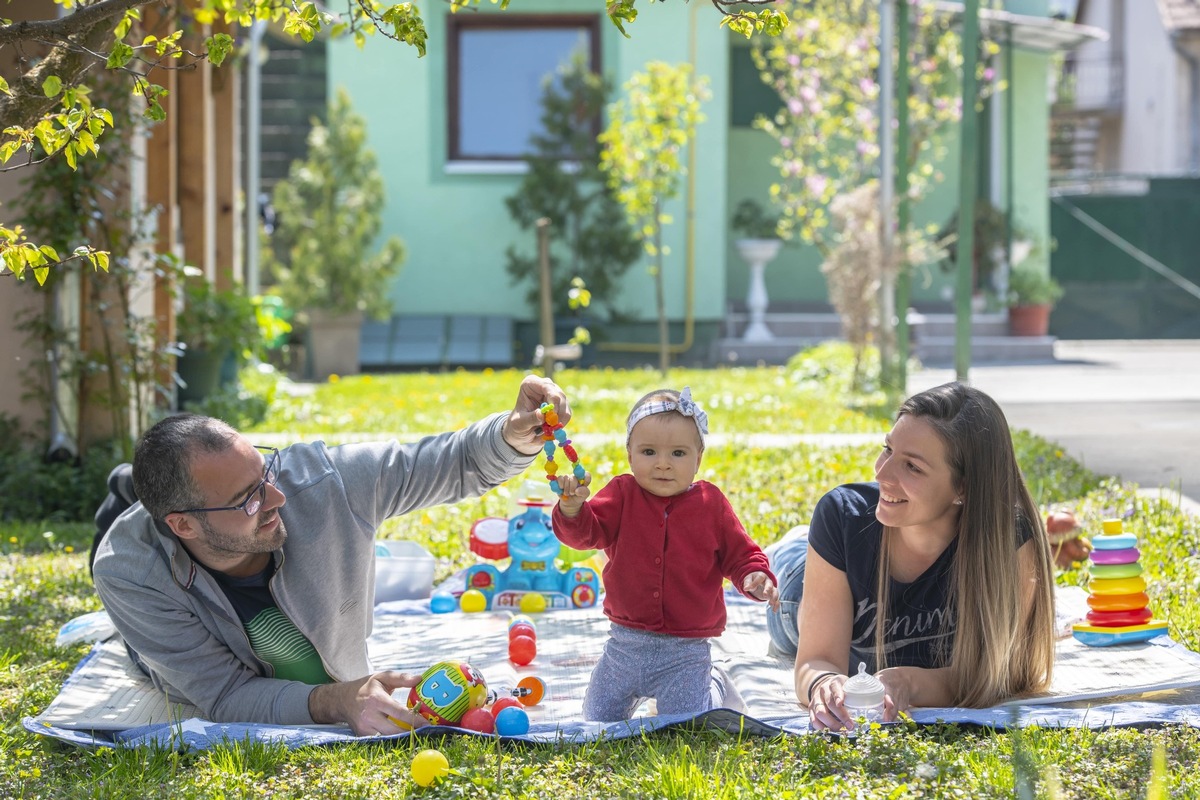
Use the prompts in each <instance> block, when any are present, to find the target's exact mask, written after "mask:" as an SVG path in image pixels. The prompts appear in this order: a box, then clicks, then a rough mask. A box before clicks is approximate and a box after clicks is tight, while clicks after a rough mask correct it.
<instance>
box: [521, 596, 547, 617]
mask: <svg viewBox="0 0 1200 800" xmlns="http://www.w3.org/2000/svg"><path fill="white" fill-rule="evenodd" d="M545 610H546V598H545V597H544V596H542V595H541V594H540V593H538V592H528V593H526V594H525V595H523V596H522V597H521V613H522V614H537V613H539V612H542V611H545Z"/></svg>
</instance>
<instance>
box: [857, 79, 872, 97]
mask: <svg viewBox="0 0 1200 800" xmlns="http://www.w3.org/2000/svg"><path fill="white" fill-rule="evenodd" d="M858 89H859V91H861V92H862V93H863V94H871V93H872V92H874V91H875V81H873V80H871V79H870V78H863V79H862V80H860V81H859V82H858Z"/></svg>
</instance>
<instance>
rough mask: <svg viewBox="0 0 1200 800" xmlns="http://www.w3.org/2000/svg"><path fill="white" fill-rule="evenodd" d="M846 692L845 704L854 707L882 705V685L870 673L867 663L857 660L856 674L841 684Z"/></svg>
mask: <svg viewBox="0 0 1200 800" xmlns="http://www.w3.org/2000/svg"><path fill="white" fill-rule="evenodd" d="M842 691H843V692H845V693H846V705H847V706H853V707H854V708H871V707H873V706H880V705H883V694H884V691H885V689H884V685H883V683H882V682H881V681H880V680H879V679H878V678H876V677H875V676H874V675H872V674H871V673H869V672H867V665H866V664H865V663H863V662H862V661H860V662H858V674H857V675H855V676H854V677H852V678H851V679H850V680H848V681H846V682H845V683H844V684H842Z"/></svg>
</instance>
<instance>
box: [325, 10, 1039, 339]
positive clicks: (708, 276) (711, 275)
mask: <svg viewBox="0 0 1200 800" xmlns="http://www.w3.org/2000/svg"><path fill="white" fill-rule="evenodd" d="M1037 2H1044V0H1029V2H1027V3H1025V5H1030V4H1035V5H1036V3H1037ZM596 9H597V3H596V2H595V0H523V2H522V3H521V4H520V5H519V6H517V7H514V8H512V9H510V10H508V11H504V12H498V11H495V10H493V9H492V8H491V7H490V6H488V5H487V4H484V5H483V6H482V7H480V9H479V10H478V12H472V13H483V14H487V13H504V14H507V15H514V16H515V15H516V14H517V13H518V12H524V13H559V14H562V13H579V12H594V11H596ZM1015 10H1016V9H1015ZM1020 10H1026V9H1020ZM425 15H426V16H425V19H426V26H427V29H428V33H429V42H428V55H426V56H425V57H424V58H417V54H416V51H415V50H414V49H413V48H411V47H406V46H404V45H400V44H398V43H396V42H393V41H390V40H387V39H384V38H383V37H379V36H375V37H371V38H370V39H369V40H368V42H367V45H366V47H365V48H364V49H362V50H359V49H358V48H356V47H355V46H354V45H353V43H352V42H350V41H349V40H344V39H343V40H337V41H334V42H331V43H330V45H329V68H328V83H329V87H330V91H331V92H332V89H333V87H336V86H344V87H345V88H346V89H347V90H348V91H349V92H350V94H351V98H352V101H353V103H354V108H355V110H356V112H357V113H359V114H361V115H362V116H363V117H364V118H365V119H366V121H367V125H368V131H369V142H368V143H369V146H370V147H371V148H373V149H374V150H375V152H376V153H377V155H378V158H379V165H380V169H381V171H382V173H383V175H384V177H385V181H386V186H387V205H386V208H385V209H384V211H383V227H384V230H383V233H382V235H383V236H388V235H391V234H396V235H399V236H400V237H402V238H403V239H404V241H405V244H406V245H407V247H408V252H409V255H408V260H407V262H406V263H405V265H404V267H403V269H402V271H401V274H400V275H399V277H398V278H397V279H396V280H395V282H394V284H393V285H392V286H391V287H388V288H386V289H385V291H388V292H389V294H390V296H391V298H392V300H393V303H394V305H395V309H396V312H397V313H400V314H419V313H438V314H448V313H501V314H507V315H511V316H513V317H515V318H516V319H518V320H523V321H528V320H533V319H534V318H535V312H536V309H534V308H532V307H530V306H529V304H528V303H526V301H525V299H524V295H525V291H526V289H525V287H524V286H516V285H513V283H512V281H511V279H510V277H509V275H508V273H507V272H506V271H505V269H504V260H505V259H504V252H505V249H506V248H507V247H508V246H510V245H513V246H516V247H518V248H521V249H523V250H525V251H526V252H529V253H532V252H534V250H535V242H534V241H533V238H532V235H531V234H524V233H523V232H521V231H519V230H518V229H517V227H516V225H515V223H513V222H512V220H511V219H510V217H509V215H508V212H507V210H506V209H505V207H504V199H505V198H506V197H508V196H509V195H511V194H512V193H513V192H514V190H515V189H516V187H517V185H518V183H519V180H520V176H519V175H518V174H513V173H512V172H509V173H502V174H496V173H487V172H480V171H471V170H469V169H463V168H462V167H458V166H456V167H454V168H451V169H448V168H447V121H446V113H445V109H446V96H447V95H446V84H447V51H448V47H447V41H446V17H447V16H448V14H447V12H446V11H445V10H444V9H443V7H442V6H441V5H440V4H432V6H431V7H428V8H427V9H425ZM717 22H718V20H717V17H716V13H715V11H714V10H713V9H712V7H711V5H709V4H705V3H701V2H692V3H689V4H686V5H685V4H676V3H671V4H654V5H648V6H647V7H646V8H644V9H641V13H640V14H639V18H638V19H637V21H636V22H635V23H633V24H632V25H630V26H628V30H629V32H630V37H629V38H624V37H622V36H621V35H620V33H619V32H618V31H617V30H616V28H615V27H613V26H612V25H611V24H610V23H609V22H608V21H607V20H606V19H603V20H601V27H600V31H601V59H602V65H603V69H604V70H605V72H606V74H608V75H609V76H610V77H611V78H612V79H613V81H614V83H615V84H616V85H617V86H620V85H622V84H623V83H624V82H625V81H626V80H627V79H628V78H629V77H630V75H632V74H633V73H634V72H635V71H638V70H640V69H641V68H642V67H643V65H644V64H645V63H646V62H648V61H651V60H664V61H669V62H674V63H678V62H684V61H688V60H689V59H690V58H694V60H695V67H696V71H697V73H698V74H700V75H704V76H706V77H707V79H708V81H709V85H710V88H711V91H712V97H711V99H710V100H709V101H708V102H706V103H705V104H704V106H703V109H702V110H703V113H704V114H705V117H706V120H705V122H704V123H703V124H702V125H701V126H700V127H699V129H698V131H697V139H696V153H695V159H694V164H695V168H694V171H693V172H692V174H691V175H689V176H686V177H685V178H684V179H683V181H682V183H681V196H680V197H679V198H677V199H675V200H674V201H672V202H670V203H669V204H668V205H667V207H666V210H667V213H669V214H670V215H671V216H672V217H673V219H674V222H673V223H672V224H671V225H670V226H669V227H667V228H666V230H665V232H664V242H665V244H666V245H667V247H668V248H669V250H670V253H669V255H668V256H667V258H666V262H665V267H664V278H665V287H666V300H667V310H668V315H669V316H670V317H671V318H672V319H673V320H676V321H678V320H681V319H682V318H683V317H684V314H685V308H686V301H687V298H686V286H687V281H686V276H687V272H688V270H689V268H690V269H692V270H694V278H695V281H694V285H695V295H694V317H695V319H696V320H697V322H698V323H701V324H702V325H703V324H705V323H707V324H708V330H709V332H710V335H711V332H712V330H713V329H715V326H716V325H717V324H718V323H719V321H720V320H721V319H722V318H723V317H724V315H725V313H726V310H727V306H728V305H729V304H730V303H735V304H736V303H740V302H741V301H742V300H743V299H744V297H745V294H746V289H747V279H748V275H747V268H746V266H745V265H744V264H743V263H742V262H741V260H740V259H739V258H738V257H737V255H736V253H735V251H734V249H733V236H732V235H731V233H730V231H729V225H728V221H729V215H730V209H732V208H733V207H734V206H735V205H736V203H737V202H738V201H739V200H740V199H741V198H743V197H755V198H760V199H762V198H765V197H766V196H767V187H769V185H770V183H771V181H772V178H773V173H774V168H773V167H771V165H770V158H771V156H772V155H773V153H774V150H775V148H774V144H773V142H772V140H771V139H770V138H769V137H768V136H766V134H763V133H762V132H760V131H757V130H754V129H752V128H750V127H748V126H746V125H745V124H734V120H733V119H731V99H730V98H731V93H732V92H733V91H735V90H736V87H731V79H730V69H731V58H730V48H731V47H740V46H745V45H744V43H743V42H741V41H738V38H739V37H731V35H730V34H729V32H728V31H726V30H725V29H723V28H720V27H719V26H718V24H717ZM1013 67H1014V70H1013V76H1012V80H1011V81H1010V91H1012V92H1013V99H1012V106H1013V119H1014V120H1016V121H1017V123H1016V124H1015V125H1014V126H1013V128H1012V136H1013V146H1012V152H1013V154H1014V158H1013V174H1012V178H1011V185H1012V187H1013V195H1014V196H1013V209H1014V214H1015V216H1016V219H1017V222H1018V224H1019V225H1020V226H1021V227H1022V228H1024V229H1025V230H1028V231H1031V232H1032V233H1033V234H1035V236H1037V237H1039V238H1040V241H1041V242H1044V243H1048V242H1049V210H1048V204H1047V186H1048V164H1047V147H1048V144H1047V139H1048V136H1047V131H1048V125H1049V119H1048V113H1049V111H1048V106H1047V92H1046V71H1047V68H1048V56H1046V55H1044V54H1041V53H1034V52H1027V51H1021V50H1017V51H1016V52H1015V53H1014V56H1013ZM1000 105H1001V107H1003V105H1004V103H1003V102H1001V104H1000ZM1004 127H1005V126H1004V125H1001V126H1000V132H1001V134H1000V139H998V140H995V141H992V142H991V144H990V147H992V148H993V151H994V152H995V153H996V156H995V157H997V158H1001V159H1003V158H1004V157H1005V153H1006V152H1007V150H1008V148H1007V147H1006V146H1005V144H1004V141H1003V137H1004V135H1005V134H1004V132H1003V131H1004ZM946 138H947V144H948V148H947V155H946V159H945V161H944V162H943V163H942V165H941V171H942V172H943V173H944V176H945V177H944V180H943V181H942V182H941V183H940V184H938V185H937V186H936V187H935V188H934V189H933V190H932V191H931V193H930V194H929V196H928V197H927V198H926V199H925V200H924V201H923V202H922V203H921V204H920V205H919V206H918V207H917V208H916V209H914V221H915V223H916V224H917V225H926V224H934V225H941V223H943V222H944V221H945V220H946V219H947V218H948V217H949V216H950V214H951V213H952V212H953V209H954V208H955V206H956V204H957V200H956V198H957V174H958V169H957V165H958V158H959V151H958V141H957V136H956V133H955V132H953V131H952V132H950V134H949V135H948V136H947V137H946ZM986 141H987V140H986V139H985V140H984V142H985V143H986ZM984 157H985V158H986V157H988V156H987V154H986V153H985V154H984ZM1002 174H1003V173H1002ZM1001 184H1002V185H1001V186H1000V187H998V188H997V190H996V191H997V192H999V193H1000V195H1001V196H1000V197H999V199H1000V200H1001V201H1002V202H1003V201H1004V199H1005V198H1003V191H1004V187H1005V186H1007V185H1008V180H1007V179H1005V180H1003V181H1001ZM689 209H690V210H691V214H692V220H693V223H692V226H691V227H692V229H693V230H694V236H695V239H694V244H693V246H692V247H691V248H689V247H687V243H686V236H685V234H686V232H687V231H688V230H689V214H688V211H689ZM1048 249H1049V248H1048V246H1046V247H1040V248H1039V250H1038V251H1036V252H1035V254H1034V256H1033V257H1034V258H1040V259H1043V260H1045V259H1047V257H1048ZM689 261H690V266H689ZM819 264H820V257H819V255H818V254H817V253H816V252H815V250H814V249H813V248H811V247H805V246H800V245H791V246H788V247H785V248H784V249H783V251H782V252H781V254H780V256H779V257H778V258H777V259H776V261H775V262H773V263H772V264H771V265H770V266H769V267H768V268H767V270H766V282H767V290H768V294H769V295H770V299H771V303H772V307H773V308H774V307H777V306H779V307H783V306H788V305H791V306H814V305H824V304H826V302H827V296H826V291H825V284H824V280H823V279H822V277H821V275H820V271H819ZM647 267H648V263H647V262H645V261H643V262H642V263H641V264H639V265H635V266H634V267H633V268H632V269H631V270H630V271H629V272H628V273H626V277H625V278H624V279H623V286H622V292H621V295H620V296H619V298H618V301H617V302H618V304H619V305H620V307H622V308H623V309H625V310H628V311H630V312H632V313H633V314H634V316H635V317H636V318H638V319H641V320H644V321H645V322H647V323H649V322H651V321H652V320H653V319H654V316H655V312H654V301H653V298H654V291H653V282H652V278H651V276H650V274H649V272H648V269H647ZM950 283H952V281H951V279H950V277H949V276H947V275H946V274H945V273H944V272H942V270H941V269H939V268H938V267H937V266H936V265H931V266H926V267H920V268H918V269H917V273H916V279H915V280H914V290H913V297H914V301H916V302H922V301H925V302H927V303H933V302H938V301H939V300H940V299H941V292H942V290H943V287H945V286H947V285H949V284H950ZM675 338H676V339H677V338H678V337H677V336H676V337H675Z"/></svg>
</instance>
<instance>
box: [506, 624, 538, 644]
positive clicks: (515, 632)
mask: <svg viewBox="0 0 1200 800" xmlns="http://www.w3.org/2000/svg"><path fill="white" fill-rule="evenodd" d="M517 636H528V637H529V638H530V639H534V640H536V639H537V633H535V632H534V629H533V626H532V625H530V624H529V623H528V622H516V623H513V624H512V625H509V626H508V640H509V641H510V642H511V641H512V640H513V639H514V638H515V637H517Z"/></svg>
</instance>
